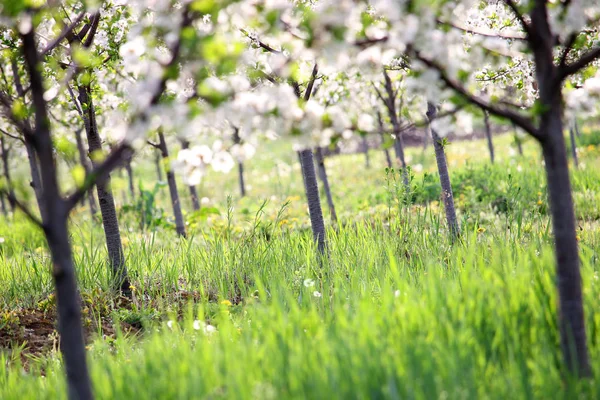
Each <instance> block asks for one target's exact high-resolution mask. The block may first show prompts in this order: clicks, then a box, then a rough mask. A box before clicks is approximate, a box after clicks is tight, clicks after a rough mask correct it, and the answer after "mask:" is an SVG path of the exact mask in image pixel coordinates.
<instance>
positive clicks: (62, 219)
mask: <svg viewBox="0 0 600 400" xmlns="http://www.w3.org/2000/svg"><path fill="white" fill-rule="evenodd" d="M22 40H23V53H24V56H25V64H26V66H27V71H28V73H29V77H30V90H31V97H32V105H33V110H35V131H34V135H31V136H27V135H26V136H25V142H26V147H27V148H28V149H30V150H31V151H32V155H33V156H34V157H35V155H36V154H37V156H38V158H39V162H40V165H41V166H42V168H41V171H40V172H41V174H40V175H38V178H40V180H41V182H42V184H41V185H40V186H38V187H37V189H38V190H40V193H42V196H40V198H41V201H42V202H41V205H42V207H41V210H45V212H42V222H43V228H44V234H45V236H46V240H47V241H48V247H49V249H50V253H51V256H52V263H53V269H52V276H53V278H54V284H55V287H56V301H57V312H58V332H59V334H60V348H61V352H62V355H63V359H64V363H65V369H66V372H67V385H68V391H69V398H70V399H78V400H88V399H92V398H93V394H92V385H91V381H90V377H89V373H88V368H87V363H86V357H85V342H84V337H83V326H82V323H81V306H80V299H79V295H78V293H77V283H76V279H75V268H74V265H73V256H72V253H71V244H70V243H69V233H68V230H67V221H68V209H67V205H66V202H65V201H64V200H63V199H62V198H61V197H60V191H59V187H58V178H57V171H56V164H55V161H54V154H53V144H52V137H51V135H50V121H49V119H48V113H47V110H46V102H45V100H44V97H43V96H44V85H43V81H42V76H41V72H40V71H41V68H38V67H39V55H38V53H37V50H36V43H35V33H34V31H33V29H31V30H30V31H29V32H27V33H24V34H23V35H22ZM33 151H35V152H33ZM34 160H35V158H34ZM36 163H37V160H36ZM36 173H37V170H36ZM42 191H43V192H42Z"/></svg>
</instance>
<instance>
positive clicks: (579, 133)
mask: <svg viewBox="0 0 600 400" xmlns="http://www.w3.org/2000/svg"><path fill="white" fill-rule="evenodd" d="M573 127H574V128H575V135H577V137H579V136H581V132H580V131H579V124H578V123H577V118H575V119H574V120H573Z"/></svg>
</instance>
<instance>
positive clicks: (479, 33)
mask: <svg viewBox="0 0 600 400" xmlns="http://www.w3.org/2000/svg"><path fill="white" fill-rule="evenodd" d="M436 22H437V23H438V24H440V25H445V26H449V27H451V28H454V29H457V30H459V31H462V32H465V33H470V34H472V35H477V36H484V37H489V38H498V39H507V40H527V38H526V37H524V36H516V35H501V34H499V33H494V32H482V31H477V30H475V29H470V28H466V27H462V26H460V25H456V24H454V23H452V22H447V21H442V20H440V19H437V20H436Z"/></svg>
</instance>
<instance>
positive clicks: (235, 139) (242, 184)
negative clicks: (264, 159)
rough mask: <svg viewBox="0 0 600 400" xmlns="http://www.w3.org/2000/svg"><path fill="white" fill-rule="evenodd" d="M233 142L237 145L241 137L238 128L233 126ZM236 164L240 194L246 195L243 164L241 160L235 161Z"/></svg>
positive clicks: (240, 141)
mask: <svg viewBox="0 0 600 400" xmlns="http://www.w3.org/2000/svg"><path fill="white" fill-rule="evenodd" d="M233 143H235V144H237V145H239V144H241V143H242V138H241V137H240V128H238V127H234V128H233ZM237 165H238V182H239V184H240V195H241V196H242V197H244V196H246V183H245V182H244V164H243V163H242V162H241V161H238V162H237Z"/></svg>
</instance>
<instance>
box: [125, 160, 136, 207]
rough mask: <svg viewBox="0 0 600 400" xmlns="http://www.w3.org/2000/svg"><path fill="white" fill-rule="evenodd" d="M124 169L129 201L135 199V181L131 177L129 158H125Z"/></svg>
mask: <svg viewBox="0 0 600 400" xmlns="http://www.w3.org/2000/svg"><path fill="white" fill-rule="evenodd" d="M125 170H126V171H127V181H128V183H129V195H130V196H131V201H132V202H134V201H135V182H134V178H133V168H132V167H131V159H129V160H127V162H126V163H125Z"/></svg>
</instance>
